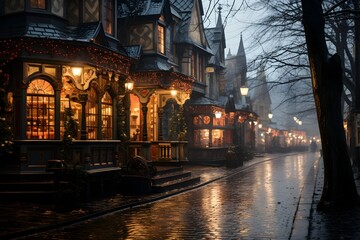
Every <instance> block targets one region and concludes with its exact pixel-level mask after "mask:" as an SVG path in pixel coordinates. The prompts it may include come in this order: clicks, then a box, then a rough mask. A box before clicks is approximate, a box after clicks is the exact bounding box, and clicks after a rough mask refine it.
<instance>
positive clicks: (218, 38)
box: [205, 6, 226, 67]
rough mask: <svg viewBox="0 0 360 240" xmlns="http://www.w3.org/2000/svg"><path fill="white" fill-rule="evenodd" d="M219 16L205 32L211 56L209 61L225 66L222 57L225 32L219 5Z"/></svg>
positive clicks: (224, 45)
mask: <svg viewBox="0 0 360 240" xmlns="http://www.w3.org/2000/svg"><path fill="white" fill-rule="evenodd" d="M218 9H219V16H218V20H217V23H216V27H214V28H206V29H205V34H206V38H207V40H208V43H209V45H210V48H211V50H212V53H213V56H211V58H210V60H209V63H210V64H215V65H217V66H222V67H225V59H224V49H225V48H226V44H225V33H224V27H223V24H222V19H221V9H222V8H221V6H219V7H218Z"/></svg>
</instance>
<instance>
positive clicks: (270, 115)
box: [268, 112, 273, 120]
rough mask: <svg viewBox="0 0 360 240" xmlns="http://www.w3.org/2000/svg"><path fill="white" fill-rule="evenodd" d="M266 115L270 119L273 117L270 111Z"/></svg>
mask: <svg viewBox="0 0 360 240" xmlns="http://www.w3.org/2000/svg"><path fill="white" fill-rule="evenodd" d="M268 117H269V119H270V120H271V119H272V118H273V114H272V113H271V112H269V113H268Z"/></svg>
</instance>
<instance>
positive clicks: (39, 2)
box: [30, 0, 46, 9]
mask: <svg viewBox="0 0 360 240" xmlns="http://www.w3.org/2000/svg"><path fill="white" fill-rule="evenodd" d="M45 1H46V0H30V7H32V8H39V9H45Z"/></svg>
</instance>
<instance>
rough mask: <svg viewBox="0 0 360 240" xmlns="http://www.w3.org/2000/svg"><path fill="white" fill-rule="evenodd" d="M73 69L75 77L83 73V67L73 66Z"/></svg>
mask: <svg viewBox="0 0 360 240" xmlns="http://www.w3.org/2000/svg"><path fill="white" fill-rule="evenodd" d="M71 71H72V74H73V75H74V76H75V77H79V76H80V75H81V73H82V68H81V67H72V68H71Z"/></svg>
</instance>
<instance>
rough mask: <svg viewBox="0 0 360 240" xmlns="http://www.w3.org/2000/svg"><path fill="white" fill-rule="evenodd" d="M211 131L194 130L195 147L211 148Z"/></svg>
mask: <svg viewBox="0 0 360 240" xmlns="http://www.w3.org/2000/svg"><path fill="white" fill-rule="evenodd" d="M209 132H210V131H209V129H197V130H194V146H195V147H209V143H210V141H209V140H210V137H209V136H210V133H209Z"/></svg>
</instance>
